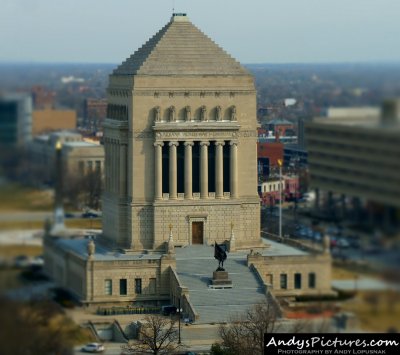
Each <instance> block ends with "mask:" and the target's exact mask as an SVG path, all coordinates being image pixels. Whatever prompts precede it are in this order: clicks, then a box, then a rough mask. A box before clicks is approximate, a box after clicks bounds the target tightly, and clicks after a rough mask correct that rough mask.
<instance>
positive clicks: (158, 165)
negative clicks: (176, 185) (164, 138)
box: [154, 142, 164, 200]
mask: <svg viewBox="0 0 400 355" xmlns="http://www.w3.org/2000/svg"><path fill="white" fill-rule="evenodd" d="M163 145H164V143H163V142H155V143H154V148H155V150H154V199H156V200H161V199H162V147H163Z"/></svg>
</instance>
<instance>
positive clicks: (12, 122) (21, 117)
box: [0, 93, 32, 147]
mask: <svg viewBox="0 0 400 355" xmlns="http://www.w3.org/2000/svg"><path fill="white" fill-rule="evenodd" d="M31 138H32V99H31V97H30V95H28V94H19V93H18V94H17V93H15V94H6V95H0V146H3V147H20V146H23V145H25V144H26V143H27V142H28V141H30V140H31Z"/></svg>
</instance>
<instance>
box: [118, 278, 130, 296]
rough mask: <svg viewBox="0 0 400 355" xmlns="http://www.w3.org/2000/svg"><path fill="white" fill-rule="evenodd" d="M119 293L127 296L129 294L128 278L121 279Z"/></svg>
mask: <svg viewBox="0 0 400 355" xmlns="http://www.w3.org/2000/svg"><path fill="white" fill-rule="evenodd" d="M119 294H120V296H126V295H127V294H128V288H127V280H126V279H120V280H119Z"/></svg>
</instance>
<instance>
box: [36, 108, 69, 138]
mask: <svg viewBox="0 0 400 355" xmlns="http://www.w3.org/2000/svg"><path fill="white" fill-rule="evenodd" d="M74 129H76V112H75V111H74V110H55V109H44V110H34V111H33V114H32V134H33V135H34V136H35V135H38V134H43V133H50V132H53V131H60V130H74Z"/></svg>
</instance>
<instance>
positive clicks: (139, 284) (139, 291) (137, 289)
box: [135, 279, 142, 295]
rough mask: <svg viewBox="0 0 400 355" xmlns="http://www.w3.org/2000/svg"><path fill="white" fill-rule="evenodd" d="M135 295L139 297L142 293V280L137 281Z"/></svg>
mask: <svg viewBox="0 0 400 355" xmlns="http://www.w3.org/2000/svg"><path fill="white" fill-rule="evenodd" d="M135 293H136V294H138V295H140V294H141V293H142V279H135Z"/></svg>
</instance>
